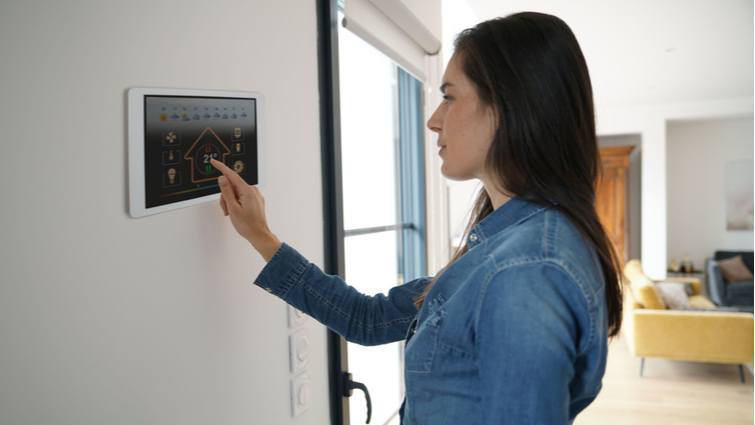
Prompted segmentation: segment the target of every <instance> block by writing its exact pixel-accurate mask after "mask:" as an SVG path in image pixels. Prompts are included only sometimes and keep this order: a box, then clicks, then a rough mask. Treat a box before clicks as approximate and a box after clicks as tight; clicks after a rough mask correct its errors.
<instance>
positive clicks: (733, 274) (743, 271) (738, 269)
mask: <svg viewBox="0 0 755 425" xmlns="http://www.w3.org/2000/svg"><path fill="white" fill-rule="evenodd" d="M718 267H720V268H721V274H723V276H724V280H725V281H726V282H727V283H731V282H742V281H748V280H749V281H752V280H753V279H752V278H753V276H752V272H751V271H750V270H749V269H748V268H747V266H746V265H745V263H744V261H742V256H741V255H737V256H734V257H729V258H727V259H725V260H720V261H719V262H718Z"/></svg>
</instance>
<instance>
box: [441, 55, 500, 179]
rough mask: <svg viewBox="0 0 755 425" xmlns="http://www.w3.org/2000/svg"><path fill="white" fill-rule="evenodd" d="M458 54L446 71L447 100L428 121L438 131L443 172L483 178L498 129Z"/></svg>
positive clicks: (453, 57) (459, 177) (453, 175)
mask: <svg viewBox="0 0 755 425" xmlns="http://www.w3.org/2000/svg"><path fill="white" fill-rule="evenodd" d="M461 66H462V65H461V58H460V57H459V55H457V54H455V55H453V56H452V57H451V60H450V61H449V62H448V67H447V68H446V72H445V73H444V74H443V84H442V86H441V91H442V92H444V94H445V96H444V100H443V102H441V104H440V105H439V106H438V109H436V110H435V112H434V113H433V115H432V116H431V117H430V119H429V120H428V121H427V127H428V128H429V129H430V130H432V131H434V132H436V133H438V147H440V148H441V149H440V152H439V155H440V157H441V158H442V159H443V165H442V166H441V172H442V173H443V175H444V176H446V177H448V178H449V179H452V180H469V179H472V178H478V179H481V180H482V179H483V177H484V165H485V156H486V155H487V152H488V148H489V147H490V143H491V142H492V140H493V135H494V133H495V129H496V122H495V117H494V113H493V109H492V108H491V107H489V106H486V105H483V104H482V103H481V101H480V99H479V97H478V96H477V91H476V89H475V87H474V85H473V83H472V82H471V81H470V80H469V79H467V76H466V75H465V74H464V72H463V71H462V68H461Z"/></svg>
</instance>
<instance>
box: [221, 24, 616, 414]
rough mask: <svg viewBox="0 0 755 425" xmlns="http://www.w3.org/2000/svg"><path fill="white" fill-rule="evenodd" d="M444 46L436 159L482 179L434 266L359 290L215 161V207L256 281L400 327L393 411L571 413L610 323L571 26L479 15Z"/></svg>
mask: <svg viewBox="0 0 755 425" xmlns="http://www.w3.org/2000/svg"><path fill="white" fill-rule="evenodd" d="M455 47H456V49H455V52H454V55H453V57H452V59H451V60H450V62H449V64H448V67H447V69H446V71H445V74H444V77H443V84H442V86H441V90H442V91H443V93H444V100H443V102H442V103H441V104H440V106H438V108H437V110H436V111H435V113H434V114H433V115H432V117H431V118H430V120H429V121H428V123H427V125H428V127H429V128H430V129H431V130H432V131H434V132H436V133H437V134H438V145H439V146H440V148H441V149H440V152H439V154H440V156H441V158H442V159H443V165H442V172H443V174H444V175H445V176H446V177H448V178H450V179H454V180H467V179H479V180H480V181H481V182H482V183H483V187H484V190H481V191H480V193H479V196H478V198H477V201H476V204H475V206H474V209H473V213H472V215H471V219H470V222H469V224H468V226H467V228H466V230H465V232H464V233H465V235H464V236H465V237H464V243H463V244H462V246H461V247H460V249H459V250H458V251H457V252H456V253H455V254H454V256H453V258H452V259H451V261H450V262H449V264H448V265H447V266H446V267H445V268H444V269H443V270H441V271H440V272H439V273H438V274H436V275H435V276H433V277H427V278H421V279H416V280H414V281H411V282H408V283H406V284H404V285H400V286H397V287H395V288H393V289H391V290H390V291H389V292H388V294H387V295H383V294H379V295H376V296H366V295H364V294H361V293H359V292H357V291H356V290H355V289H354V288H352V287H350V286H348V285H347V284H346V283H345V282H344V281H343V280H341V279H340V278H339V277H338V276H330V275H326V274H324V273H323V272H322V271H321V270H320V269H319V268H318V267H317V266H315V265H314V264H311V263H310V262H309V261H307V260H306V259H305V258H304V257H302V256H301V255H300V254H299V253H298V252H297V251H295V250H294V249H293V248H292V247H290V246H288V245H287V244H285V243H281V242H280V241H279V240H278V239H277V238H276V237H275V235H274V234H273V233H272V232H271V231H270V230H269V228H268V227H267V223H266V220H265V214H264V199H263V198H262V195H261V194H260V193H259V191H258V190H257V188H255V187H252V186H248V185H246V184H245V183H244V182H243V180H242V179H241V178H240V177H239V176H237V175H235V174H234V173H233V172H231V171H230V170H229V169H228V168H227V167H225V166H224V165H223V164H222V163H219V162H217V161H215V162H213V164H214V165H215V166H216V167H217V168H218V169H219V170H221V171H222V172H223V175H224V177H221V178H220V179H219V184H220V187H221V191H222V195H221V206H222V208H223V210H224V211H225V214H226V215H229V214H230V218H231V222H232V223H233V225H234V227H235V228H236V230H237V231H238V232H239V233H240V234H241V235H242V236H244V237H245V238H246V239H248V240H249V241H250V242H251V243H252V245H253V246H254V247H255V248H256V249H257V250H258V251H259V252H260V254H261V255H262V256H263V257H264V258H265V260H266V261H268V264H267V265H266V266H265V268H264V269H263V270H262V272H261V273H260V275H259V276H258V277H257V279H256V280H255V284H257V285H259V286H261V287H263V288H265V289H267V290H268V291H269V292H271V293H273V294H274V295H276V296H278V297H280V298H282V299H283V300H285V301H286V302H288V303H290V304H292V305H294V306H295V307H297V308H299V309H301V310H303V311H305V312H306V313H308V314H309V315H311V316H312V317H314V318H315V319H317V320H318V321H320V322H321V323H323V324H325V325H326V326H328V327H329V328H331V329H333V330H334V331H336V332H337V333H339V334H340V335H342V336H344V337H345V338H346V339H347V340H348V341H351V342H356V343H359V344H363V345H375V344H384V343H389V342H393V341H399V340H402V339H404V338H406V339H407V344H406V351H405V384H406V385H405V386H406V398H405V400H404V404H403V405H402V409H401V418H402V423H403V424H434V425H435V424H493V423H495V424H549V425H553V424H567V423H571V422H572V421H573V420H574V417H575V416H576V415H577V413H579V412H580V411H581V410H582V409H584V408H585V407H586V406H587V405H588V404H590V402H592V400H594V399H595V397H596V396H597V394H598V392H599V391H600V388H601V379H602V376H603V373H604V371H605V362H606V353H607V339H608V337H609V336H614V335H616V334H617V333H618V331H619V328H620V325H621V288H620V285H619V282H618V280H617V277H618V276H617V272H618V265H617V261H616V256H615V253H614V252H613V250H612V247H611V244H610V243H609V240H608V238H607V236H606V233H605V231H604V229H603V227H602V226H601V224H600V222H599V221H598V216H597V214H596V211H595V206H594V201H595V184H596V179H597V178H598V174H599V170H600V159H599V156H598V147H597V143H596V135H595V120H594V115H593V101H592V89H591V86H590V80H589V75H588V72H587V66H586V64H585V60H584V57H583V55H582V52H581V50H580V48H579V45H578V43H577V40H576V38H575V37H574V35H573V33H572V32H571V30H570V29H569V27H568V26H567V25H566V24H565V23H564V22H563V21H561V20H560V19H558V18H556V17H554V16H550V15H545V14H540V13H533V12H525V13H517V14H514V15H510V16H507V17H505V18H497V19H493V20H489V21H486V22H482V23H480V24H478V25H477V26H475V27H474V28H471V29H467V30H465V31H463V32H462V33H461V34H459V36H458V37H457V39H456V42H455Z"/></svg>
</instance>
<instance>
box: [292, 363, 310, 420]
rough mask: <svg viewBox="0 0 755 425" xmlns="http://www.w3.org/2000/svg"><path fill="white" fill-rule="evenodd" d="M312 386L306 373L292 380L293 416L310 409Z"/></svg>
mask: <svg viewBox="0 0 755 425" xmlns="http://www.w3.org/2000/svg"><path fill="white" fill-rule="evenodd" d="M310 387H311V386H310V383H309V377H308V376H307V374H306V373H302V374H301V375H299V376H297V377H295V378H294V379H292V380H291V416H294V417H296V416H299V415H301V414H302V413H304V412H305V411H306V410H307V409H309V398H310V391H311V389H310Z"/></svg>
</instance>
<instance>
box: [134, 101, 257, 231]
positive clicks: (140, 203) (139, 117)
mask: <svg viewBox="0 0 755 425" xmlns="http://www.w3.org/2000/svg"><path fill="white" fill-rule="evenodd" d="M145 96H194V97H233V98H245V99H254V100H255V114H256V117H255V119H256V123H255V125H256V129H257V146H256V148H257V181H258V183H257V184H256V185H255V186H257V187H258V188H260V189H263V185H262V184H261V183H262V181H263V178H262V176H263V175H264V173H263V171H262V168H263V164H264V161H262V160H261V156H262V155H261V153H262V149H261V147H262V140H263V139H264V136H263V134H264V133H263V125H264V120H263V118H262V117H263V103H264V102H263V98H262V95H261V94H260V93H257V92H251V91H230V90H204V89H179V88H151V87H132V88H130V89H128V92H127V97H128V181H129V214H130V215H131V217H133V218H139V217H144V216H147V215H152V214H158V213H161V212H166V211H171V210H175V209H180V208H186V207H189V206H192V205H197V204H202V203H205V202H210V201H217V200H219V199H220V193H214V194H211V195H206V196H201V197H199V198H194V199H187V200H185V201H179V202H173V203H171V204H168V205H160V206H156V207H152V208H146V198H145V194H146V192H145V185H144V172H145V170H144V98H145Z"/></svg>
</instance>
